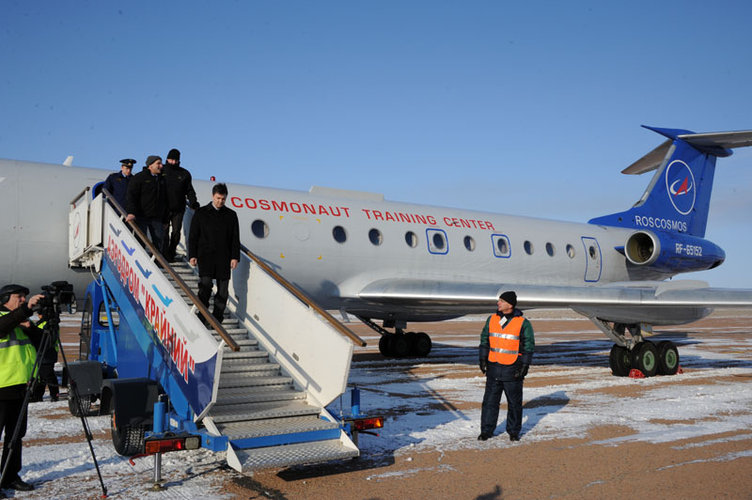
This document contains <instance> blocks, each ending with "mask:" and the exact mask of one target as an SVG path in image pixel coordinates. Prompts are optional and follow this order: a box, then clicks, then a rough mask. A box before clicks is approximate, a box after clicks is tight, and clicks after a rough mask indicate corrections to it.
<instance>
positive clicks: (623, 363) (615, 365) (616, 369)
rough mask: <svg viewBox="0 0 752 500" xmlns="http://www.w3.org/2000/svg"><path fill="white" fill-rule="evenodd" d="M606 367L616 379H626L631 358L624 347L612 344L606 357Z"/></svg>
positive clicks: (630, 365)
mask: <svg viewBox="0 0 752 500" xmlns="http://www.w3.org/2000/svg"><path fill="white" fill-rule="evenodd" d="M608 365H609V367H610V368H611V373H613V374H614V375H616V376H617V377H626V376H627V375H629V370H631V369H632V356H631V355H630V354H629V350H627V348H626V347H622V346H620V345H617V344H614V346H613V347H612V348H611V353H610V354H609V356H608Z"/></svg>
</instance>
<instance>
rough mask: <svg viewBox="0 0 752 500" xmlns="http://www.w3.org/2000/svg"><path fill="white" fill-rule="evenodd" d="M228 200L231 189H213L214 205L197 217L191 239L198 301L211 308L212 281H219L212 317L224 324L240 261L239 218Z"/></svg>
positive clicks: (192, 262) (191, 262)
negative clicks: (232, 277) (233, 273)
mask: <svg viewBox="0 0 752 500" xmlns="http://www.w3.org/2000/svg"><path fill="white" fill-rule="evenodd" d="M225 201H227V186H226V185H224V184H221V183H220V184H216V185H215V186H214V187H213V188H212V201H211V203H209V204H208V205H205V206H203V207H201V208H199V209H198V210H196V213H195V214H193V219H192V220H191V232H190V236H189V238H188V258H189V260H190V264H191V265H192V266H195V265H196V263H198V275H199V283H198V298H199V299H201V302H202V303H203V304H204V305H205V306H207V307H209V298H210V297H211V291H212V280H213V279H216V280H217V294H216V295H215V296H214V310H213V311H212V315H213V316H214V317H215V318H217V321H219V322H220V323H221V322H222V318H223V317H224V311H225V305H226V304H227V289H228V285H229V283H230V270H231V269H235V267H236V266H237V265H238V261H239V260H240V226H239V225H238V215H237V214H236V213H235V211H234V210H232V209H230V208H227V207H226V206H225Z"/></svg>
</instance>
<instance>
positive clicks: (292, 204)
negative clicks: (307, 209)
mask: <svg viewBox="0 0 752 500" xmlns="http://www.w3.org/2000/svg"><path fill="white" fill-rule="evenodd" d="M290 209H291V210H292V211H293V212H295V213H296V214H299V213H300V212H302V211H303V209H302V208H300V205H299V204H297V203H295V202H294V201H292V202H290Z"/></svg>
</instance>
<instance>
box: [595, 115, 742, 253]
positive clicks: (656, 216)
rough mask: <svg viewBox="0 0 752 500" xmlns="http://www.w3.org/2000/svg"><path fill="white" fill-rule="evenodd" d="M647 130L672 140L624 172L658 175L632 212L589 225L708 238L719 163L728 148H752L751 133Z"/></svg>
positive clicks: (651, 128)
mask: <svg viewBox="0 0 752 500" xmlns="http://www.w3.org/2000/svg"><path fill="white" fill-rule="evenodd" d="M643 126H644V125H643ZM644 127H645V128H647V129H649V130H652V131H654V132H657V133H659V134H661V135H663V136H665V137H667V138H668V140H666V141H665V142H664V143H663V144H661V145H660V146H658V147H657V148H655V149H654V150H653V151H651V152H650V153H648V154H647V155H645V156H643V157H642V158H640V159H639V160H637V161H636V162H635V163H633V164H632V165H630V166H629V167H627V168H625V169H624V170H623V171H622V173H625V174H642V173H644V172H649V171H651V170H657V171H656V173H655V175H654V176H653V179H652V180H651V181H650V184H649V185H648V187H647V189H646V190H645V193H644V194H643V195H642V197H641V198H640V200H639V201H638V202H637V203H636V204H635V205H634V206H633V207H632V208H630V209H629V210H626V211H624V212H618V213H615V214H610V215H605V216H602V217H596V218H594V219H591V220H590V221H589V223H590V224H599V225H605V226H618V227H629V228H635V229H653V230H659V231H666V232H672V233H683V234H688V235H691V236H697V237H699V238H702V237H704V236H705V228H706V225H707V221H708V211H709V206H710V193H711V191H712V189H713V175H714V173H715V162H716V159H717V158H719V157H720V158H723V157H726V156H731V154H732V151H731V149H730V148H736V147H745V146H752V131H741V132H716V133H707V134H696V133H694V132H691V131H689V130H678V129H665V128H655V127H647V126H644Z"/></svg>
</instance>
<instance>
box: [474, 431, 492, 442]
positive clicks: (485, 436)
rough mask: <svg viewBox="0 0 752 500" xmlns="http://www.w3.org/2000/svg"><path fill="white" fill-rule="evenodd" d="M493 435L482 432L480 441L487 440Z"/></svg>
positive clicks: (479, 437)
mask: <svg viewBox="0 0 752 500" xmlns="http://www.w3.org/2000/svg"><path fill="white" fill-rule="evenodd" d="M492 436H493V434H486V433H485V432H481V433H480V436H478V441H485V440H487V439H488V438H490V437H492Z"/></svg>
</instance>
